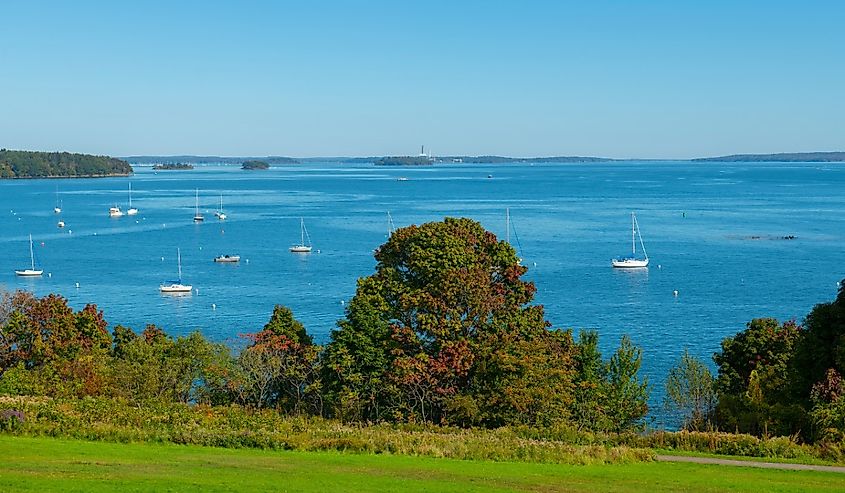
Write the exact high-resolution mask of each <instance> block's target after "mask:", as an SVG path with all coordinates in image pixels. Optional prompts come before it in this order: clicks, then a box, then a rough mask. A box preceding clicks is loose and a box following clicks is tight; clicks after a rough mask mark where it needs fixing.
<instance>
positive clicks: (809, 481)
mask: <svg viewBox="0 0 845 493" xmlns="http://www.w3.org/2000/svg"><path fill="white" fill-rule="evenodd" d="M0 451H2V453H3V457H4V460H3V462H2V464H0V491H4V492H12V491H37V492H45V491H63V492H70V491H85V492H88V491H109V492H110V491H179V492H182V491H202V492H212V491H221V492H222V491H248V492H259V491H318V492H324V491H358V492H363V491H431V492H441V491H442V492H447V491H455V492H461V493H468V492H472V491H533V492H536V491H585V492H586V491H590V492H594V491H612V492H626V491H630V492H636V493H645V492H653V491H696V492H698V491H749V492H755V493H759V492H762V491H766V492H769V491H783V492H793V491H843V490H845V475H842V474H834V473H820V472H812V471H810V472H804V471H774V470H759V469H747V468H739V467H719V466H702V465H694V464H667V463H637V464H627V465H590V466H562V465H554V464H526V463H514V462H482V461H458V460H450V459H431V458H419V457H403V456H387V455H354V454H341V453H327V452H278V451H263V450H253V449H237V450H231V449H219V448H210V447H196V446H180V445H170V444H166V445H159V444H117V443H106V442H86V441H78V440H60V439H53V438H25V437H11V436H0Z"/></svg>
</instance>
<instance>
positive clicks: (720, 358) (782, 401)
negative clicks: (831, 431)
mask: <svg viewBox="0 0 845 493" xmlns="http://www.w3.org/2000/svg"><path fill="white" fill-rule="evenodd" d="M801 335H802V330H801V328H800V327H799V326H798V325H797V324H795V322H792V321H788V322H785V323H783V324H780V323H778V321H777V320H775V319H773V318H758V319H754V320H752V321H751V322H749V323H748V327H747V328H746V329H745V330H744V331H742V332H740V333H738V334H737V335H735V336H733V337H728V338H726V339H724V340H723V341H722V349H721V351H720V352H718V353H716V354H715V355H713V360H714V361H715V362H716V364H717V365H718V366H719V374H718V378H717V380H716V389H717V391H718V394H719V403H718V405H717V406H716V415H717V420H718V422H719V426H720V427H721V428H723V429H725V430H729V431H734V430H739V431H743V432H746V433H754V434H766V433H776V434H786V435H788V434H793V433H796V432H798V431H800V430H801V429H802V427H803V426H802V425H803V424H804V423H803V422H802V420H803V415H804V412H803V410H802V408H801V406H799V405H798V404H797V403H795V402H794V401H793V400H792V399H791V396H790V392H789V388H790V385H789V384H790V374H791V372H790V366H791V364H792V358H793V355H794V347H795V345H796V343H797V342H798V341H799V340H800V338H801Z"/></svg>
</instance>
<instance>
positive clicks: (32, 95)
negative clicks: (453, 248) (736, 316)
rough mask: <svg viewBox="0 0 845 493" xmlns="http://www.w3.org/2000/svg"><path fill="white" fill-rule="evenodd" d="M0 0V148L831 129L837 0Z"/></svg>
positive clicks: (842, 88)
mask: <svg viewBox="0 0 845 493" xmlns="http://www.w3.org/2000/svg"><path fill="white" fill-rule="evenodd" d="M9 3H11V2H4V3H3V5H2V6H0V147H7V148H15V149H33V150H69V151H78V152H90V153H98V154H111V155H130V154H182V153H189V154H216V155H268V154H274V155H291V156H333V155H384V154H415V153H416V152H418V149H419V146H420V144H425V145H426V146H427V147H428V148H431V149H432V151H433V152H434V153H435V154H482V153H483V154H501V155H510V156H527V155H531V156H535V155H538V156H542V155H598V156H610V157H655V158H672V157H680V158H683V157H693V156H702V155H716V154H729V153H740V152H784V151H814V150H845V125H843V123H844V122H843V120H845V29H844V28H843V25H845V2H835V1H830V2H813V1H805V2H799V1H795V2H780V1H744V2H739V1H712V0H711V1H702V2H686V1H651V2H649V1H621V0H620V1H571V2H569V1H558V2H529V1H522V2H517V1H514V2H497V1H489V0H488V1H419V2H414V3H413V4H412V3H411V2H405V1H384V2H382V1H356V2H353V1H335V2H328V1H325V2H307V1H296V2H282V1H278V2H270V1H266V2H262V1H242V2H235V1H231V2H215V1H208V0H205V1H182V2H177V1H172V2H171V1H163V2H152V1H144V2H123V1H114V0H112V1H103V2H90V1H73V2H71V1H55V2H44V1H37V0H34V1H26V2H15V4H16V5H9Z"/></svg>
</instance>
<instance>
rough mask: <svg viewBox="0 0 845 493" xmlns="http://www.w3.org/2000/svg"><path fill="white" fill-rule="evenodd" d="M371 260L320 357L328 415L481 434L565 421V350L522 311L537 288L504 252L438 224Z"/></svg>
mask: <svg viewBox="0 0 845 493" xmlns="http://www.w3.org/2000/svg"><path fill="white" fill-rule="evenodd" d="M375 257H376V260H377V261H378V264H377V266H376V271H375V273H374V274H373V275H371V276H369V277H366V278H363V279H361V280H359V282H358V289H357V291H356V294H355V297H354V298H353V299H352V301H351V302H350V304H349V306H348V308H347V312H346V317H345V318H344V319H343V320H341V321H340V322H339V324H338V325H339V326H338V329H337V330H335V331H333V333H332V335H331V343H330V344H329V345H328V347H327V349H326V352H325V383H326V385H327V395H328V396H329V397H330V399H331V401H332V406H333V410H334V413H335V415H337V416H340V417H345V418H348V419H365V420H374V419H375V420H379V419H399V420H419V421H433V422H458V423H467V424H469V423H472V424H487V425H498V424H508V423H514V422H528V423H534V422H548V421H550V420H553V419H557V418H560V417H562V416H563V415H565V409H566V408H567V406H566V403H567V402H568V399H569V398H570V394H571V372H570V371H569V368H570V366H568V365H569V364H570V362H571V352H572V347H573V344H572V343H571V338H569V339H568V338H567V336H561V335H559V334H558V335H552V334H550V333H549V332H548V330H547V328H548V323H547V322H546V321H545V319H544V316H543V309H542V307H541V306H531V305H529V303H530V302H531V300H532V298H533V295H534V291H535V288H534V285H533V283H530V282H527V281H524V280H523V279H522V278H521V276H522V275H523V274H525V272H526V270H527V269H526V268H525V267H524V266H522V265H520V263H519V259H518V258H517V256H516V253H515V251H514V250H513V248H512V247H511V246H510V245H508V244H507V243H506V242H503V241H499V240H498V239H497V238H496V237H495V235H493V234H492V233H490V232H488V231H485V230H484V228H483V227H482V226H481V225H480V224H479V223H477V222H475V221H472V220H470V219H463V218H462V219H454V218H446V219H445V220H443V221H441V222H432V223H427V224H423V225H421V226H410V227H407V228H403V229H400V230H398V231H396V232H395V233H394V234H393V235H392V236H391V237H390V239H389V240H388V242H387V243H386V244H384V245H382V246H381V248H379V249H378V251H377V252H376V256H375ZM551 355H554V357H552V356H551ZM551 380H553V381H554V382H553V385H550V383H551V382H550V381H551ZM543 389H545V390H543Z"/></svg>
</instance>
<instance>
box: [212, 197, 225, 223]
mask: <svg viewBox="0 0 845 493" xmlns="http://www.w3.org/2000/svg"><path fill="white" fill-rule="evenodd" d="M214 215H215V217H217V219H220V220H221V221H223V220H224V219H226V213H225V212H223V194H220V209H217V212H215V213H214Z"/></svg>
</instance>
